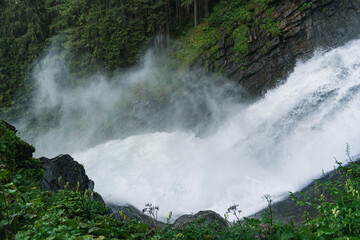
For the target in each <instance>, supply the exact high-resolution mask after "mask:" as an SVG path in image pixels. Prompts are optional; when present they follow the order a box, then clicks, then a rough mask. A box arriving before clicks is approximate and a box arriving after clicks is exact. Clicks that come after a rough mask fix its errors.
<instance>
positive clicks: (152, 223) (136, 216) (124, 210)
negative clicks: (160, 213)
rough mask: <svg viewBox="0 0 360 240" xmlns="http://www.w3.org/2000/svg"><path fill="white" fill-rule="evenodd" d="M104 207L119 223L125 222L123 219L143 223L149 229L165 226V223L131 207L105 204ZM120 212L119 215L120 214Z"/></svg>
mask: <svg viewBox="0 0 360 240" xmlns="http://www.w3.org/2000/svg"><path fill="white" fill-rule="evenodd" d="M106 206H107V207H108V208H109V209H110V211H111V213H112V214H113V217H114V218H115V219H117V220H119V221H124V222H125V221H126V220H125V219H124V216H125V218H127V219H129V220H136V221H140V222H143V223H145V224H146V225H148V226H149V227H150V228H154V227H157V228H164V227H165V226H166V224H165V223H163V222H161V221H156V220H155V219H153V218H151V217H150V216H148V215H146V214H144V213H142V212H141V211H140V210H139V209H137V208H136V207H134V206H132V205H125V206H119V205H116V204H114V203H107V204H106ZM120 212H121V214H120Z"/></svg>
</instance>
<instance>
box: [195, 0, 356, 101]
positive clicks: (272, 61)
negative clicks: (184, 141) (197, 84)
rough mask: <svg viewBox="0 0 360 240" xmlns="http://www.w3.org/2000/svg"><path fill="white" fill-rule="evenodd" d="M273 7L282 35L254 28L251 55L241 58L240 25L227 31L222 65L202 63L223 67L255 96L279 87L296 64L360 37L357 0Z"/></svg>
mask: <svg viewBox="0 0 360 240" xmlns="http://www.w3.org/2000/svg"><path fill="white" fill-rule="evenodd" d="M270 6H273V7H274V11H272V13H271V17H272V19H273V20H274V22H275V23H277V24H278V30H280V33H279V34H276V36H274V34H272V33H269V32H268V31H266V30H263V29H262V27H261V24H256V25H255V26H254V27H249V28H248V31H247V33H246V40H247V44H248V45H247V46H248V47H247V51H246V53H241V52H240V53H239V52H236V51H235V50H234V43H235V42H234V38H233V37H232V36H234V35H233V33H234V31H236V29H237V28H239V27H240V25H237V26H235V27H234V28H232V30H231V31H226V30H224V29H223V30H222V32H221V38H220V39H219V41H218V46H217V48H218V53H216V54H218V57H217V58H216V60H215V61H208V62H207V61H206V60H207V59H206V57H205V58H203V59H202V60H201V62H202V64H204V63H207V64H208V65H207V66H206V67H207V68H208V69H209V70H210V71H214V70H215V66H219V68H220V69H222V70H223V71H224V74H225V75H226V76H227V77H229V78H230V79H232V80H234V81H236V82H237V83H239V84H241V85H243V86H244V87H245V88H246V89H247V90H248V92H249V93H250V95H252V96H254V95H255V96H256V95H261V94H264V93H265V92H266V91H267V90H268V89H270V88H272V87H275V86H276V84H277V83H278V82H279V79H282V78H284V77H285V76H286V75H287V74H288V73H289V72H291V71H292V69H293V68H294V66H295V64H296V61H298V60H301V59H306V58H307V57H309V56H311V55H312V54H313V53H314V52H315V51H316V50H317V49H326V48H333V47H337V46H341V45H343V44H344V43H346V42H347V41H350V40H352V39H354V38H356V37H358V36H359V34H360V3H359V1H356V0H314V1H304V0H301V1H273V2H272V3H271V4H270V5H269V7H270ZM261 18H263V19H264V18H265V15H264V14H263V16H262V17H261ZM247 24H248V25H250V24H252V23H247ZM213 57H214V56H210V59H211V58H213Z"/></svg>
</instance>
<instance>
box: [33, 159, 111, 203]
mask: <svg viewBox="0 0 360 240" xmlns="http://www.w3.org/2000/svg"><path fill="white" fill-rule="evenodd" d="M40 160H41V167H42V169H43V170H44V176H43V177H42V179H41V180H40V181H39V184H40V186H41V187H42V188H43V189H44V190H48V191H58V190H60V189H64V187H65V185H67V188H68V189H73V190H75V189H77V190H79V191H82V192H84V191H86V190H88V191H89V195H90V194H92V195H93V198H94V199H95V200H97V201H99V202H102V203H104V200H103V199H102V197H101V195H100V194H98V193H96V192H94V185H95V184H94V182H93V181H92V180H91V179H89V177H88V176H87V175H86V173H85V169H84V167H83V166H82V165H81V164H79V163H78V162H76V161H75V160H74V159H73V158H72V157H71V156H70V155H67V154H65V155H59V156H57V157H55V158H52V159H48V158H45V157H42V158H40Z"/></svg>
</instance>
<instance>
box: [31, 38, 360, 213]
mask: <svg viewBox="0 0 360 240" xmlns="http://www.w3.org/2000/svg"><path fill="white" fill-rule="evenodd" d="M54 56H57V58H54ZM58 56H59V54H55V53H53V54H52V55H51V54H50V55H47V56H45V57H44V59H43V61H42V62H40V63H39V64H38V66H37V67H36V69H35V70H34V75H33V76H34V79H35V80H36V81H37V84H38V89H39V91H38V93H37V97H36V99H37V100H35V101H34V105H35V106H34V109H35V110H34V116H40V115H39V114H43V113H44V112H48V110H49V109H57V114H55V115H53V117H54V118H56V121H54V122H56V124H55V125H56V127H54V128H51V129H46V130H42V131H40V132H38V133H35V134H34V133H32V134H33V135H32V136H31V134H30V135H29V136H28V137H27V140H29V141H30V142H31V143H33V144H34V145H35V147H36V148H37V152H36V154H37V155H39V156H40V155H44V154H45V155H46V154H47V155H48V156H49V155H56V154H59V153H71V154H72V156H73V157H74V158H75V160H77V161H79V162H80V163H82V164H83V165H84V167H85V169H86V172H87V174H88V175H89V177H90V178H91V179H93V180H94V181H95V190H96V191H98V192H99V193H100V194H101V195H102V196H103V197H104V199H105V201H108V202H115V203H118V204H127V203H130V204H132V205H134V206H135V207H138V208H140V209H142V208H143V207H144V206H145V204H146V203H148V202H150V203H153V204H155V205H158V206H160V215H162V216H167V215H168V212H169V211H172V212H173V213H174V214H175V215H177V214H183V213H191V212H194V213H195V212H197V211H198V210H202V209H212V210H215V211H217V212H219V213H221V214H223V213H225V212H226V209H227V208H228V207H229V206H230V205H233V204H235V203H236V204H239V208H240V209H242V210H243V215H248V214H251V213H254V212H255V211H257V210H259V209H260V208H262V207H264V206H266V202H265V201H264V200H263V199H262V196H263V195H265V194H271V195H273V196H275V198H276V199H280V198H282V197H284V196H286V195H287V192H288V191H295V190H298V189H299V188H301V187H303V186H304V185H305V184H307V183H309V182H310V181H311V180H312V179H313V178H316V177H319V176H320V175H321V173H322V171H328V170H331V169H333V167H334V165H335V160H334V157H336V158H337V160H339V161H344V160H345V158H346V156H345V148H346V144H349V146H350V149H351V152H352V153H354V154H355V153H359V152H360V144H359V142H360V124H359V123H360V95H359V93H360V40H355V41H352V42H349V43H348V44H346V45H345V46H343V47H339V48H336V49H332V50H330V51H326V52H325V51H320V50H319V51H317V52H316V53H315V54H314V56H313V57H312V58H310V59H308V60H306V61H303V62H298V63H297V64H296V67H295V69H294V71H293V72H292V73H291V74H290V75H289V76H288V77H287V79H286V80H284V81H282V83H281V84H279V85H278V87H276V88H275V89H272V90H270V91H268V92H267V93H266V95H265V96H264V97H263V98H261V99H258V100H257V101H254V102H245V101H244V100H243V98H240V99H239V98H237V97H236V96H238V95H241V91H242V90H239V92H236V91H235V90H234V89H235V87H234V86H233V85H232V84H231V83H230V82H229V81H228V80H226V79H223V78H222V77H220V76H217V77H210V76H207V75H206V74H203V73H201V71H196V72H194V71H187V70H184V69H182V70H179V68H177V67H176V66H174V65H176V64H173V65H171V63H168V64H170V65H171V66H166V67H165V66H164V62H162V63H161V64H159V62H158V61H157V60H156V59H157V58H159V57H158V56H155V55H154V54H151V53H149V54H147V55H146V56H145V57H144V59H143V61H142V62H141V63H140V64H139V65H138V66H136V67H134V68H132V69H130V70H127V71H125V72H124V71H123V72H119V73H118V74H117V75H116V76H115V77H112V78H109V77H106V76H99V75H95V76H93V80H91V81H89V82H90V83H89V84H87V85H80V86H77V87H74V88H71V89H65V88H64V87H63V86H62V85H61V84H60V83H59V82H58V81H59V79H61V81H65V80H64V79H67V78H70V77H67V76H68V75H69V73H68V72H66V71H65V70H63V69H62V68H58V69H57V70H56V71H57V72H56V71H55V70H54V67H51V66H52V64H55V65H59V66H64V65H66V64H63V62H62V61H63V60H62V58H61V57H60V58H59V57H58ZM160 58H161V57H160ZM165 62H171V61H165ZM64 68H66V66H65V67H64ZM164 69H166V71H165V70H164ZM60 72H61V74H60ZM64 72H65V73H66V74H65V73H64ZM59 76H61V77H59ZM64 76H65V77H64ZM193 76H196V77H193ZM154 92H155V93H154ZM158 98H160V100H159V99H158ZM45 102H46V103H47V105H46V106H45V104H44V103H45ZM154 102H155V103H154ZM49 105H50V106H49ZM41 116H42V115H41ZM24 126H29V125H26V124H24ZM104 132H106V134H104ZM97 140H98V141H97Z"/></svg>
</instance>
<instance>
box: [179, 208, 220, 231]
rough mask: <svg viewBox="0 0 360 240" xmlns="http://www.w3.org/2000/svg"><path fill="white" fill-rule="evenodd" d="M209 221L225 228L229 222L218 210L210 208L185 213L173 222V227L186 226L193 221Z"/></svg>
mask: <svg viewBox="0 0 360 240" xmlns="http://www.w3.org/2000/svg"><path fill="white" fill-rule="evenodd" d="M207 221H208V222H210V223H217V224H219V228H224V227H226V226H227V223H226V221H225V219H224V218H222V217H221V216H220V215H219V214H217V213H216V212H214V211H209V210H208V211H200V212H198V213H196V214H195V215H192V214H187V215H183V216H181V217H179V218H178V219H176V221H175V222H174V223H173V224H172V227H174V228H179V227H185V226H186V225H188V224H190V223H192V222H198V223H205V222H207Z"/></svg>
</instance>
